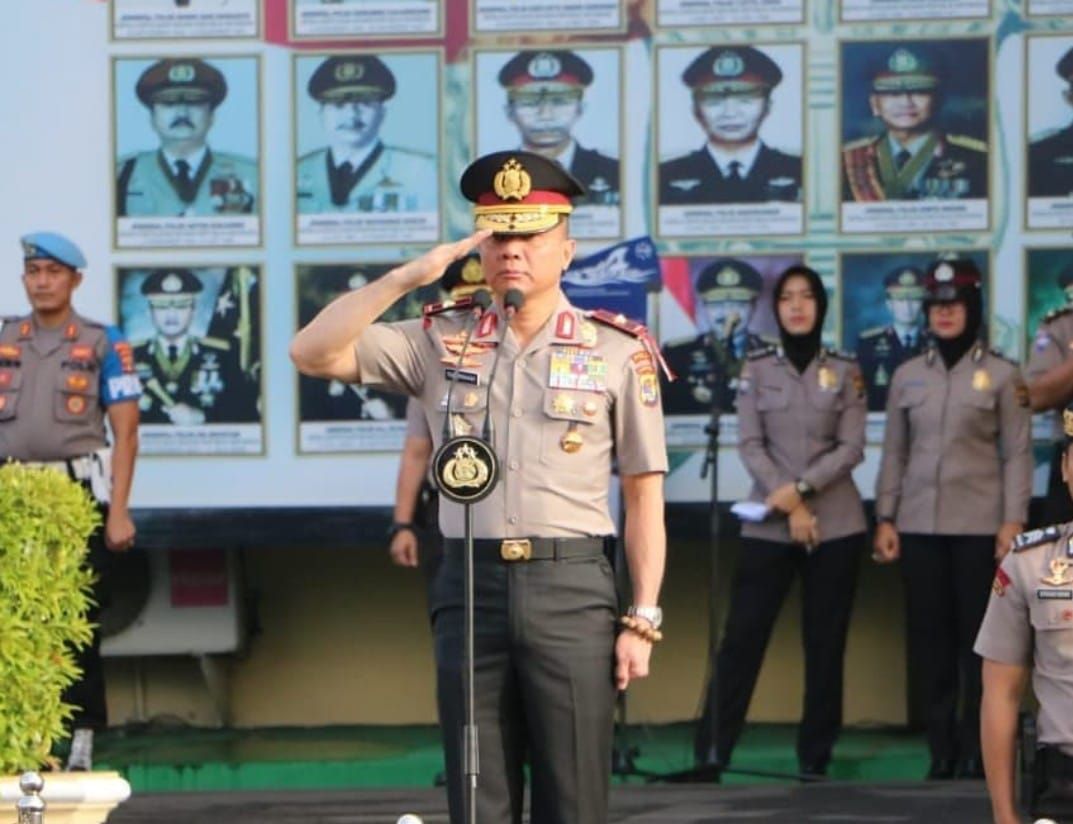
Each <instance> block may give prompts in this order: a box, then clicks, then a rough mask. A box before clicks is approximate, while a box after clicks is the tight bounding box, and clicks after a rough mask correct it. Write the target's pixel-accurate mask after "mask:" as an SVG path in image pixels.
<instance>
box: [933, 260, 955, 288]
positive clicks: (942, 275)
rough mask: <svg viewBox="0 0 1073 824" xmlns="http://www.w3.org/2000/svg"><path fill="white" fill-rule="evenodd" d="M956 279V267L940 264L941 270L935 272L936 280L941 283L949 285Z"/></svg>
mask: <svg viewBox="0 0 1073 824" xmlns="http://www.w3.org/2000/svg"><path fill="white" fill-rule="evenodd" d="M953 279H954V267H953V266H951V265H950V264H949V263H941V264H939V268H938V269H936V270H935V280H937V281H938V282H939V283H949V282H950V281H952V280H953Z"/></svg>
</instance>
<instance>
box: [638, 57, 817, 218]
mask: <svg viewBox="0 0 1073 824" xmlns="http://www.w3.org/2000/svg"><path fill="white" fill-rule="evenodd" d="M781 81H782V70H781V69H780V68H779V67H778V64H776V63H775V61H774V60H772V59H771V58H770V57H768V55H766V54H765V53H764V52H763V51H761V50H760V49H757V48H754V47H752V46H712V47H711V48H709V49H706V50H705V51H703V52H701V54H699V55H698V56H697V57H696V58H695V59H694V60H693V61H692V62H691V63H690V64H689V65H688V66H687V67H686V69H685V71H684V72H682V82H683V83H685V84H686V85H687V86H688V87H689V88H690V89H691V90H692V95H693V117H695V118H696V120H697V123H699V124H700V127H701V128H702V129H703V130H704V133H705V134H706V135H707V138H708V139H707V141H706V142H705V144H704V145H703V146H702V147H701V148H699V149H697V150H696V151H695V152H690V153H689V154H687V155H683V156H682V157H676V158H672V159H670V160H666V161H664V162H662V163H660V165H659V202H660V205H663V206H673V205H683V204H691V203H758V202H765V201H789V202H796V201H799V200H800V199H801V158H800V157H799V156H797V155H791V154H787V153H785V152H780V151H779V150H778V149H773V148H771V147H770V146H768V145H767V144H766V143H765V142H764V141H763V140H762V139H761V138H760V128H761V126H763V124H764V120H765V119H766V118H767V116H768V114H770V112H771V90H772V89H774V88H775V87H776V86H777V85H778V84H779V83H780V82H781Z"/></svg>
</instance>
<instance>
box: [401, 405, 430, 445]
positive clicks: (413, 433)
mask: <svg viewBox="0 0 1073 824" xmlns="http://www.w3.org/2000/svg"><path fill="white" fill-rule="evenodd" d="M406 437H407V438H427V439H429V440H432V433H431V432H429V431H428V419H427V418H425V410H424V409H422V408H421V402H420V401H418V400H417V398H410V399H409V400H408V401H407V402H406Z"/></svg>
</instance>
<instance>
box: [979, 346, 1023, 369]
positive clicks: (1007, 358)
mask: <svg viewBox="0 0 1073 824" xmlns="http://www.w3.org/2000/svg"><path fill="white" fill-rule="evenodd" d="M987 351H988V352H990V353H991V354H992V355H993V356H994V357H996V358H998V359H999V360H1003V361H1006V363H1012V364H1013V365H1014V366H1020V364H1019V363H1018V362H1017V361H1015V360H1014V359H1013V358H1011V357H1010V356H1009V355H1007V354H1006V353H1005V352H1003V351H1002V350H1000V349H995V348H994V347H992V348H991V349H988V350H987Z"/></svg>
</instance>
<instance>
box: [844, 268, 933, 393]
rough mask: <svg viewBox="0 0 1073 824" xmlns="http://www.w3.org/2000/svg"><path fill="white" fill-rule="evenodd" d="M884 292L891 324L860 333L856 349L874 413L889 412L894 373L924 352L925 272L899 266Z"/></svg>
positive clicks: (885, 280)
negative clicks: (887, 407)
mask: <svg viewBox="0 0 1073 824" xmlns="http://www.w3.org/2000/svg"><path fill="white" fill-rule="evenodd" d="M883 292H884V294H885V297H886V300H885V303H886V307H887V312H888V313H889V315H890V322H889V323H887V324H884V325H883V326H873V327H871V328H869V329H865V330H863V331H862V332H860V333H859V334H858V336H857V343H856V346H855V347H854V351H855V352H856V354H857V362H858V365H859V366H860V368H861V375H862V376H863V377H864V381H865V385H866V386H867V387H868V409H869V410H870V411H873V412H877V411H882V410H883V409H885V408H886V406H887V390H888V388H889V387H890V379H891V376H892V375H893V374H894V370H895V369H897V368H898V366H899V365H900V364H901V363H902V362H903V361H906V360H908V359H909V358H911V357H913V356H914V355H917V354H919V353H920V351H921V349H922V348H923V344H924V336H925V328H924V272H923V271H922V270H921V269H919V268H918V267H916V266H897V267H895V268H894V269H891V270H890V271H889V272H888V273H887V274H886V276H885V277H884V278H883ZM851 311H852V310H851Z"/></svg>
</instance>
